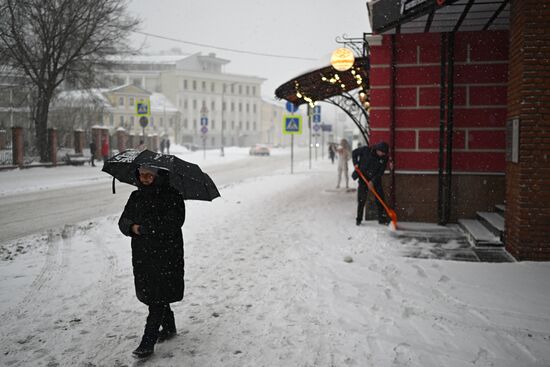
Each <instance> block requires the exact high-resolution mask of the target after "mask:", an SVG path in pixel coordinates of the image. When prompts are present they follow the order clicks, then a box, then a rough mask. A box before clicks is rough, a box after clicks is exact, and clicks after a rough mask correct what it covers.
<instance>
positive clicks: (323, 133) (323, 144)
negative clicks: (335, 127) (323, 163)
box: [321, 129, 325, 159]
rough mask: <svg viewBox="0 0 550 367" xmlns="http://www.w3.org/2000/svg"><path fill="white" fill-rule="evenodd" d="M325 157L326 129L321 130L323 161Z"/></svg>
mask: <svg viewBox="0 0 550 367" xmlns="http://www.w3.org/2000/svg"><path fill="white" fill-rule="evenodd" d="M324 156H325V129H321V159H323V157H324Z"/></svg>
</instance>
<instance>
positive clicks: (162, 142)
mask: <svg viewBox="0 0 550 367" xmlns="http://www.w3.org/2000/svg"><path fill="white" fill-rule="evenodd" d="M165 144H166V142H165V140H164V139H162V140H161V141H160V152H161V153H162V154H164V146H165Z"/></svg>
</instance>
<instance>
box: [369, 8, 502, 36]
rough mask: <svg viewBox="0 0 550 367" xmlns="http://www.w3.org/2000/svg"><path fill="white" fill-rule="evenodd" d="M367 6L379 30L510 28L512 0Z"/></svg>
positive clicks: (376, 30)
mask: <svg viewBox="0 0 550 367" xmlns="http://www.w3.org/2000/svg"><path fill="white" fill-rule="evenodd" d="M367 6H368V10H369V18H370V24H371V26H372V31H373V32H374V33H377V34H392V33H422V32H442V33H443V32H457V31H463V32H464V31H481V30H503V29H508V28H509V17H510V0H373V1H369V2H368V3H367Z"/></svg>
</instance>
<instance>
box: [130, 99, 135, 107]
mask: <svg viewBox="0 0 550 367" xmlns="http://www.w3.org/2000/svg"><path fill="white" fill-rule="evenodd" d="M133 105H134V97H130V107H131V106H133Z"/></svg>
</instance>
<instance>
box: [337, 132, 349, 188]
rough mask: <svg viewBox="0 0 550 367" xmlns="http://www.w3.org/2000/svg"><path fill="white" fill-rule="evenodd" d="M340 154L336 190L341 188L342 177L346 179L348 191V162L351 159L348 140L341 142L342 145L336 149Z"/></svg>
mask: <svg viewBox="0 0 550 367" xmlns="http://www.w3.org/2000/svg"><path fill="white" fill-rule="evenodd" d="M336 152H337V153H338V183H337V184H336V188H337V189H339V188H340V181H341V179H342V175H344V177H345V179H346V189H349V175H348V161H349V160H350V159H351V147H350V145H349V143H348V141H347V140H346V139H342V140H341V141H340V145H339V146H338V147H337V148H336Z"/></svg>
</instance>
